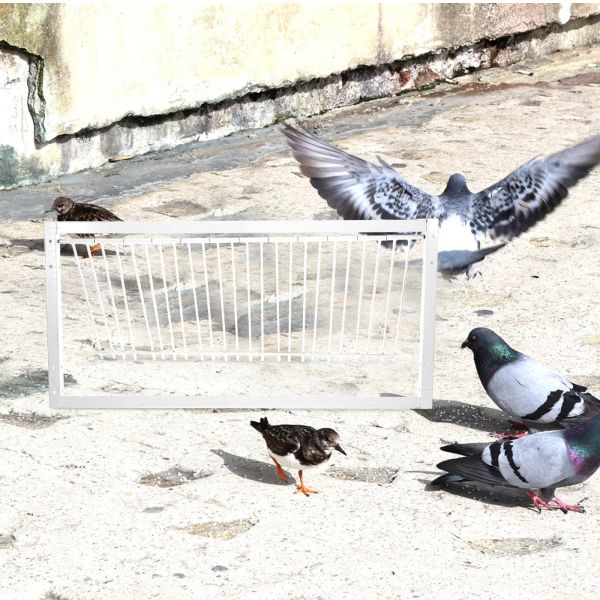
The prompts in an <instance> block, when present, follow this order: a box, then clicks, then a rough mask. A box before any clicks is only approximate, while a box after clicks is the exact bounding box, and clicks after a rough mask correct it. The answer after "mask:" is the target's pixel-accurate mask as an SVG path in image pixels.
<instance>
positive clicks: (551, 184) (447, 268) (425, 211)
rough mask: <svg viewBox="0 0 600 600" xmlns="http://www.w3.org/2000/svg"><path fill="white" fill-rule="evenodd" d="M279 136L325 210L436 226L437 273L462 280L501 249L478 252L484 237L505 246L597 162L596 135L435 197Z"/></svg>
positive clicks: (316, 142)
mask: <svg viewBox="0 0 600 600" xmlns="http://www.w3.org/2000/svg"><path fill="white" fill-rule="evenodd" d="M283 134H284V135H285V136H286V138H287V142H288V144H289V146H290V148H291V149H292V154H293V155H294V158H295V159H296V160H297V161H298V162H299V163H300V171H301V172H302V173H303V174H304V175H306V176H307V177H309V178H310V182H311V184H312V186H313V187H314V188H316V190H317V191H318V193H319V195H320V196H321V197H322V198H324V199H325V200H326V201H327V204H329V206H331V207H332V208H335V209H336V210H337V213H338V215H340V217H343V218H344V219H423V218H433V217H435V218H437V219H438V220H439V239H438V269H439V270H440V271H441V272H442V273H445V274H449V275H453V274H456V273H457V272H460V271H462V272H465V271H466V274H467V278H468V279H471V278H473V277H475V275H476V274H477V273H480V271H479V268H478V267H477V265H476V263H478V262H480V261H482V260H483V259H484V257H485V255H486V254H489V253H490V252H494V251H496V250H498V249H499V248H501V247H502V244H499V245H496V246H491V247H488V248H481V247H480V244H481V241H482V240H484V239H485V237H486V235H489V236H490V237H491V238H492V239H493V240H510V239H512V238H514V237H516V236H518V235H520V234H521V233H523V232H524V231H527V230H528V229H529V228H530V227H532V226H533V225H535V223H537V222H538V221H540V220H541V219H543V218H544V217H545V216H546V215H547V214H548V213H550V212H552V211H553V210H554V209H555V208H556V207H557V206H558V205H559V204H560V202H561V201H562V200H563V199H564V198H565V197H566V196H567V194H568V193H569V190H568V188H570V187H571V186H573V185H575V184H576V183H577V182H578V181H579V180H580V179H583V178H584V177H586V176H587V175H588V174H589V173H590V171H591V170H592V169H593V168H594V167H596V166H597V165H598V163H600V136H597V137H594V138H591V139H590V140H588V141H586V142H583V143H581V144H578V145H577V146H572V147H571V148H567V149H565V150H562V151H561V152H557V153H555V154H551V155H550V156H547V157H545V158H534V159H532V160H530V161H529V162H526V163H525V164H524V165H522V166H520V167H519V168H518V169H516V170H515V171H513V172H512V173H510V174H509V175H507V176H506V177H504V179H501V180H500V181H498V182H497V183H494V184H493V185H491V186H490V187H488V188H486V189H484V190H482V191H480V192H471V191H470V190H469V188H468V187H467V182H466V179H465V177H464V176H463V175H461V174H460V173H455V174H454V175H452V176H451V177H450V179H448V183H447V184H446V188H445V189H444V191H443V192H442V193H441V194H440V195H435V194H429V193H428V192H425V191H423V190H420V189H419V188H417V187H415V186H414V185H411V184H410V183H409V182H408V181H407V180H406V179H404V177H402V176H401V175H400V173H398V172H397V171H396V170H395V169H393V168H392V167H391V166H390V165H388V164H387V163H386V162H384V161H383V160H381V158H378V160H379V163H380V164H379V165H374V164H372V163H369V162H367V161H365V160H362V159H361V158H358V157H356V156H353V155H352V154H348V153H347V152H344V151H342V150H339V149H338V148H335V147H334V146H331V145H330V144H328V143H327V142H324V141H323V140H321V139H320V138H318V137H317V136H316V135H313V134H312V133H307V132H304V131H298V130H297V129H294V128H293V127H291V126H290V125H286V126H285V128H284V130H283Z"/></svg>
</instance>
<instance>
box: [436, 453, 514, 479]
mask: <svg viewBox="0 0 600 600" xmlns="http://www.w3.org/2000/svg"><path fill="white" fill-rule="evenodd" d="M437 468H438V469H441V470H442V471H447V472H448V473H450V474H451V475H459V476H460V477H462V479H463V480H464V481H479V482H481V483H487V484H490V485H509V484H508V483H507V481H506V480H505V479H504V477H502V475H501V473H500V471H498V470H497V469H495V468H493V467H490V466H489V465H487V464H486V463H484V462H483V461H482V460H481V458H480V456H479V455H478V454H473V455H471V456H463V457H462V458H451V459H450V460H445V461H443V462H441V463H439V464H438V465H437Z"/></svg>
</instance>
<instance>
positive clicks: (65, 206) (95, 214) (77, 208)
mask: <svg viewBox="0 0 600 600" xmlns="http://www.w3.org/2000/svg"><path fill="white" fill-rule="evenodd" d="M49 212H55V213H56V215H57V219H58V220H59V221H121V219H119V217H117V215H115V213H113V212H111V211H110V210H108V209H107V208H103V207H102V206H98V205H97V204H85V203H84V202H75V201H74V200H71V198H66V197H65V196H59V197H58V198H55V199H54V202H53V203H52V206H51V207H50V208H49V209H48V210H46V211H44V214H46V213H49ZM79 237H81V238H90V237H93V235H92V234H90V233H81V234H79ZM99 250H100V244H94V245H93V246H92V248H91V253H92V254H96V253H97V252H98V251H99Z"/></svg>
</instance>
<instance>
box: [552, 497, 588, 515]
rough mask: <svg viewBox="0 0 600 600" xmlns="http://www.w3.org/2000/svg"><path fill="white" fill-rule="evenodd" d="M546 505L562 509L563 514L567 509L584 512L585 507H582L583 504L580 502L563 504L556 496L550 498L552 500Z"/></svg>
mask: <svg viewBox="0 0 600 600" xmlns="http://www.w3.org/2000/svg"><path fill="white" fill-rule="evenodd" d="M548 506H550V507H551V508H557V509H558V510H562V511H563V513H565V515H566V514H567V513H568V512H569V511H570V512H576V513H584V512H585V508H583V506H581V505H580V504H565V503H564V502H563V501H562V500H559V499H558V498H552V500H551V501H550V502H548Z"/></svg>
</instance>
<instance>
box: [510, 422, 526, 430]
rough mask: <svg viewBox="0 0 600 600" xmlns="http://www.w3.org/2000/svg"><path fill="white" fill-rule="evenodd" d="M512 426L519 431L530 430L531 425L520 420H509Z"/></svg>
mask: <svg viewBox="0 0 600 600" xmlns="http://www.w3.org/2000/svg"><path fill="white" fill-rule="evenodd" d="M509 423H510V426H511V427H512V428H513V429H516V430H517V431H529V427H527V425H525V423H521V422H520V421H509Z"/></svg>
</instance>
